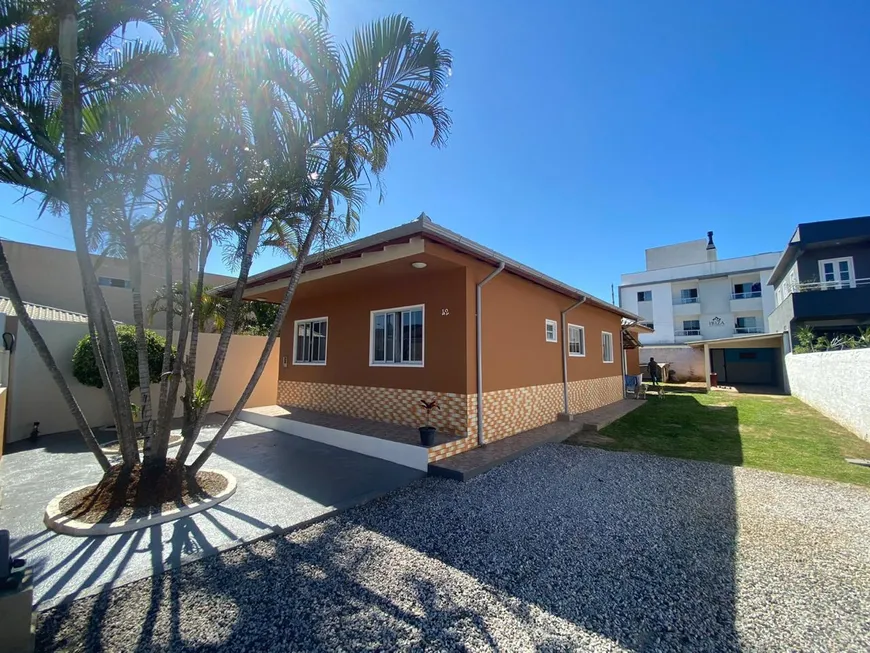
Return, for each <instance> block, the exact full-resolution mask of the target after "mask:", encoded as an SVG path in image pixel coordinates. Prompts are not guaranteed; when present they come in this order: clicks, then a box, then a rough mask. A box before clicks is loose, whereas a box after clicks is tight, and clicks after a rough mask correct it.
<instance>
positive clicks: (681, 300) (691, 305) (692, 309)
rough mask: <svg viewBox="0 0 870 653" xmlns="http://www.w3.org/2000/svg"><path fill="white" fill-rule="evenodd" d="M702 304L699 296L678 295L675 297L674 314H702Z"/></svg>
mask: <svg viewBox="0 0 870 653" xmlns="http://www.w3.org/2000/svg"><path fill="white" fill-rule="evenodd" d="M700 313H701V304H700V300H699V299H698V298H697V297H677V298H676V299H674V315H700Z"/></svg>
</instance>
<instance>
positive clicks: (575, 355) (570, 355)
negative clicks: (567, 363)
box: [568, 352, 586, 358]
mask: <svg viewBox="0 0 870 653" xmlns="http://www.w3.org/2000/svg"><path fill="white" fill-rule="evenodd" d="M568 357H569V358H586V354H572V353H571V352H568Z"/></svg>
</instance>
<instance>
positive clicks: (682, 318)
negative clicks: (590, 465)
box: [619, 231, 781, 378]
mask: <svg viewBox="0 0 870 653" xmlns="http://www.w3.org/2000/svg"><path fill="white" fill-rule="evenodd" d="M780 255H781V253H780V252H770V253H766V254H755V255H752V256H740V257H737V258H728V259H719V258H718V256H717V251H716V246H715V245H714V244H713V232H712V231H711V232H708V233H707V238H706V239H703V238H702V239H699V240H692V241H689V242H686V243H678V244H676V245H667V246H664V247H653V248H651V249H647V250H646V270H644V271H643V272H633V273H630V274H623V275H622V282H621V284H620V286H619V304H620V306H621V307H622V308H625V309H627V310H629V311H631V312H633V313H636V314H637V315H640V316H641V317H642V318H643V319H644V323H645V324H646V325H647V326H649V327H651V328H653V329H654V333H646V334H641V335H640V342H641V344H642V345H644V348H643V349H642V350H641V352H640V353H641V357H642V358H641V361H644V360H645V359H648V357H649V355H650V353H652V355H654V356H655V357H656V360H661V359H665V360H669V361H670V362H671V363H672V365H673V366H674V369H677V370H678V373H679V375H680V376H683V377H689V378H703V369H704V361H703V357H701V358H700V359H698V353H697V352H698V351H699V350H698V349H697V348H694V349H690V346H689V343H692V342H698V341H709V340H715V341H717V342H718V341H722V340H725V339H729V338H735V339H742V338H745V337H746V336H748V335H750V334H761V333H767V332H768V325H767V316H768V315H769V314H770V312H771V311H772V310H773V309H774V306H775V303H774V296H773V288H772V287H771V286H769V285H767V282H768V279H769V278H770V275H771V273H772V272H773V269H774V267H776V264H777V262H778V261H779V258H780ZM661 347H667V348H669V349H683V350H684V351H682V352H681V351H674V350H672V351H668V352H667V353H666V354H664V355H662V354H658V355H657V354H656V353H655V351H652V349H653V348H655V349H658V348H661ZM681 364H682V369H679V368H680V367H681ZM689 368H691V369H689Z"/></svg>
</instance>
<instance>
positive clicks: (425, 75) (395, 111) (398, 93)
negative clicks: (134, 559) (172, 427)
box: [178, 16, 452, 471]
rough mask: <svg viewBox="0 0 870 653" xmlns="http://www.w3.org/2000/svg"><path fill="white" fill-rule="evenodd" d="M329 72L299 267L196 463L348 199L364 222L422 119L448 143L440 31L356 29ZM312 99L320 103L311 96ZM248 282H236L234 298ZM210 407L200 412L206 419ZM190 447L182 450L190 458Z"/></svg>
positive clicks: (347, 211) (314, 117) (399, 23)
mask: <svg viewBox="0 0 870 653" xmlns="http://www.w3.org/2000/svg"><path fill="white" fill-rule="evenodd" d="M326 52H327V53H328V54H329V55H330V59H329V62H328V65H327V66H326V70H327V74H326V75H324V76H322V77H312V78H311V79H310V80H309V88H310V89H311V90H310V93H309V97H308V98H306V100H307V102H308V103H309V110H308V112H307V113H306V114H305V115H306V118H307V121H308V122H307V124H306V131H307V133H309V134H310V135H311V145H310V146H309V147H308V148H307V166H306V170H307V174H306V178H307V180H308V181H307V185H308V188H307V189H305V192H304V193H303V194H301V197H302V198H303V202H304V203H303V204H302V206H301V207H300V208H302V207H304V211H302V214H303V215H305V216H306V217H307V221H306V222H305V223H304V224H305V226H304V228H300V227H298V226H297V227H296V228H297V229H299V230H300V232H302V231H303V229H304V232H305V236H304V238H303V239H302V240H301V246H300V248H299V252H298V255H297V257H296V265H295V266H294V268H293V272H292V273H291V275H290V278H289V280H288V284H287V288H286V290H285V292H284V297H283V298H282V301H281V303H280V305H279V307H278V314H277V316H276V320H275V324H273V326H272V328H271V329H270V331H269V334H268V337H267V340H266V344H265V346H264V348H263V352H262V354H261V356H260V358H259V360H258V361H257V366H256V368H255V369H254V372H253V374H252V375H251V378H250V380H249V382H248V384H247V385H246V387H245V389H244V391H243V392H242V395H241V396H240V397H239V400H238V401H237V402H236V405H235V406H234V407H233V409H232V410H231V411H230V413H229V415H228V417H227V419H226V420H225V421H224V423H223V424H222V425H221V427H220V429H218V432H217V434H216V435H215V437H214V438H213V439H212V441H211V442H210V443H209V444H208V445H207V446H206V447H205V449H204V451H203V452H202V453H201V454H200V455H199V457H197V459H196V460H195V461H194V462H193V464H192V465H191V468H192V469H193V470H194V471H195V470H198V469H200V468H201V467H202V465H203V464H205V462H206V461H207V460H208V458H209V456H211V454H212V453H213V452H214V450H215V448H216V447H217V444H218V443H219V442H220V440H221V439H222V438H223V437H224V435H226V433H227V431H228V430H229V428H230V426H232V424H233V422H234V421H235V420H236V418H237V417H238V415H239V413H240V412H241V410H242V409H243V408H244V406H245V404H246V403H247V402H248V399H250V397H251V394H252V393H253V390H254V387H256V385H257V383H258V381H259V379H260V377H261V376H262V374H263V370H264V369H265V367H266V362H267V361H268V359H269V356H270V355H271V352H272V348H273V347H274V345H275V341H276V340H277V338H278V335H279V332H280V329H281V324H282V323H283V321H284V318H285V317H286V315H287V311H288V309H289V307H290V302H291V301H292V300H293V295H294V294H295V292H296V287H297V286H298V284H299V279H300V277H301V275H302V271H303V269H304V267H305V263H306V261H307V259H308V255H309V253H310V251H311V248H312V246H313V245H314V243H315V242H316V240H317V239H318V238H319V237H322V236H323V233H324V231H325V230H327V229H328V228H329V227H330V226H331V225H332V221H333V220H334V219H335V216H336V208H337V207H340V206H341V204H343V208H344V223H345V225H350V224H352V223H354V222H355V221H356V220H358V217H359V216H358V210H359V207H360V205H361V203H362V201H363V197H364V194H365V191H366V190H367V188H368V181H369V179H370V177H369V173H371V174H372V175H374V176H375V178H379V176H380V174H381V173H382V172H383V171H384V169H385V167H386V165H387V160H388V156H389V151H390V148H391V147H392V146H393V145H394V144H395V143H396V142H397V141H398V140H400V139H401V138H402V136H403V135H404V133H406V132H412V129H413V125H414V124H415V123H418V122H422V121H426V122H429V123H430V124H431V125H432V127H433V130H434V134H433V137H432V144H433V145H436V146H441V145H443V144H444V143H445V142H446V138H447V134H448V131H449V129H450V124H451V121H450V117H449V115H448V113H447V110H446V109H445V108H444V106H443V92H444V88H445V86H446V82H447V79H448V77H449V75H450V70H451V66H452V57H451V55H450V53H449V52H448V51H447V50H445V49H444V48H442V47H441V44H440V42H439V39H438V34H437V33H428V32H420V31H417V30H416V29H415V28H414V24H413V23H412V22H411V21H410V20H408V19H407V18H405V17H403V16H392V17H390V18H386V19H383V20H379V21H376V22H374V23H372V24H371V25H369V26H368V27H366V28H363V29H360V30H357V31H356V33H355V34H354V36H353V38H352V39H351V41H350V42H349V43H348V44H347V45H346V46H345V47H344V48H341V49H337V48H328V49H327V50H326ZM312 100H313V101H312ZM243 291H244V287H243V286H242V285H241V284H240V285H238V286H237V287H236V290H235V293H234V299H235V298H240V297H241V294H242V292H243ZM203 415H204V411H203V412H202V414H201V415H199V416H198V419H199V420H201V419H202V416H203ZM188 451H189V447H188V448H187V449H185V448H184V447H182V449H181V450H180V451H179V454H178V458H179V460H181V461H184V460H185V456H186V455H187V452H188Z"/></svg>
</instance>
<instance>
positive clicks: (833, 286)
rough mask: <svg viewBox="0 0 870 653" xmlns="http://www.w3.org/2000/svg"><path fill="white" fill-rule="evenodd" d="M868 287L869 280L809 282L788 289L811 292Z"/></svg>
mask: <svg viewBox="0 0 870 653" xmlns="http://www.w3.org/2000/svg"><path fill="white" fill-rule="evenodd" d="M865 286H870V279H851V280H850V281H811V282H806V283H799V284H797V285H796V286H791V287H789V290H790V291H791V292H813V291H816V290H845V289H847V288H863V287H865Z"/></svg>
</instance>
